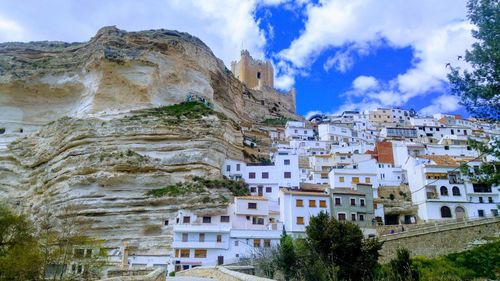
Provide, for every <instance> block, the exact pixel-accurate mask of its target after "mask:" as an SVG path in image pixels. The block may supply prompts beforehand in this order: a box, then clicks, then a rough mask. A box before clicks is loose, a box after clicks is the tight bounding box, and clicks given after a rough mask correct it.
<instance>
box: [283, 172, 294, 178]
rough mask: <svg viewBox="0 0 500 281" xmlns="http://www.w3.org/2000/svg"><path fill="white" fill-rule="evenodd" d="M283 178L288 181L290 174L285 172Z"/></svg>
mask: <svg viewBox="0 0 500 281" xmlns="http://www.w3.org/2000/svg"><path fill="white" fill-rule="evenodd" d="M284 176H285V179H290V178H292V173H291V172H285V173H284Z"/></svg>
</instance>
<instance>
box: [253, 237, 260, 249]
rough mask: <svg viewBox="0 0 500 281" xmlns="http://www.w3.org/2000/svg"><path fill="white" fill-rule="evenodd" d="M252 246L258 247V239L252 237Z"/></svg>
mask: <svg viewBox="0 0 500 281" xmlns="http://www.w3.org/2000/svg"><path fill="white" fill-rule="evenodd" d="M253 246H254V247H255V248H259V247H260V239H254V240H253Z"/></svg>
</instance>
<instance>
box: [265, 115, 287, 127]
mask: <svg viewBox="0 0 500 281" xmlns="http://www.w3.org/2000/svg"><path fill="white" fill-rule="evenodd" d="M291 120H292V119H289V118H284V117H282V118H267V119H265V120H264V121H262V124H264V125H268V126H281V127H283V126H285V125H286V122H288V121H291Z"/></svg>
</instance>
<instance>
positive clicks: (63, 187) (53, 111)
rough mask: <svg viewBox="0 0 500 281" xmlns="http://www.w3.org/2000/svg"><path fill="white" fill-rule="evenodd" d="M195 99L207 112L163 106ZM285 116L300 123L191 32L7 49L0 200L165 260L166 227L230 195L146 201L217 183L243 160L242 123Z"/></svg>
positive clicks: (212, 192) (209, 192)
mask: <svg viewBox="0 0 500 281" xmlns="http://www.w3.org/2000/svg"><path fill="white" fill-rule="evenodd" d="M188 97H195V99H198V100H203V101H205V103H206V104H207V105H208V107H206V106H203V105H201V104H192V103H190V104H187V105H186V104H184V105H182V106H173V107H172V106H171V107H164V106H166V105H173V104H178V103H181V102H184V101H186V100H187V99H188ZM210 108H213V110H212V109H210ZM282 116H284V117H292V118H297V116H296V115H295V114H294V112H290V111H288V110H287V109H286V108H285V107H284V106H282V105H280V104H272V105H271V104H270V105H266V102H265V101H262V100H261V99H260V98H259V95H258V92H255V91H254V90H249V89H247V88H246V87H245V86H244V85H243V84H241V83H240V82H239V81H238V80H237V79H235V78H234V77H233V75H232V74H231V73H230V72H229V71H228V70H227V69H226V68H225V66H224V64H223V63H222V61H220V60H219V59H217V58H216V57H215V56H214V55H213V54H212V52H211V51H210V49H209V48H208V47H207V46H206V45H205V44H203V42H201V41H200V40H199V39H197V38H195V37H193V36H191V35H189V34H186V33H181V32H176V31H168V30H150V31H141V32H125V31H122V30H118V29H116V28H114V27H106V28H103V29H101V30H100V31H99V32H98V33H97V34H96V36H95V37H93V38H92V39H91V40H90V41H89V42H86V43H71V44H68V43H60V42H32V43H4V44H0V197H3V198H7V200H8V202H10V203H13V205H16V206H18V207H19V208H24V209H25V210H30V212H31V213H32V214H33V215H34V216H35V217H36V216H37V214H38V213H40V212H43V211H44V210H45V209H47V208H50V209H51V210H53V212H54V213H55V214H58V210H61V209H63V208H64V206H68V205H71V206H73V208H72V209H71V210H72V215H74V216H76V217H78V218H79V220H78V221H79V222H80V223H81V224H80V225H79V226H78V227H81V229H82V231H84V232H85V233H86V234H88V235H91V236H94V237H98V238H100V239H103V240H104V243H105V245H106V246H108V247H119V246H121V245H122V243H123V242H124V241H128V242H129V244H130V245H131V246H132V247H135V248H137V253H148V254H164V253H166V252H168V250H169V249H170V242H171V229H170V228H169V227H170V226H165V225H164V222H165V220H172V219H173V217H174V216H175V215H176V213H177V211H178V210H180V209H188V210H190V211H192V212H195V213H200V214H217V213H220V212H221V211H222V210H224V208H225V206H226V205H227V204H228V202H229V201H230V200H231V197H232V193H231V192H230V191H229V190H228V189H227V188H224V187H220V188H219V187H216V188H205V189H204V190H201V191H200V190H197V191H196V192H194V193H188V194H184V193H182V194H178V195H175V196H174V195H167V196H162V197H158V198H157V197H153V196H150V195H147V192H148V191H150V190H153V189H158V188H161V187H164V186H167V185H170V184H173V183H178V182H188V181H190V180H191V179H192V178H193V177H194V176H201V177H204V178H220V177H221V172H220V169H221V166H222V165H223V161H224V160H225V159H226V158H232V159H241V160H243V157H244V156H243V149H244V148H243V135H242V131H241V126H242V125H244V126H246V127H248V124H250V126H251V124H253V123H254V122H255V121H259V120H262V119H265V118H269V117H282Z"/></svg>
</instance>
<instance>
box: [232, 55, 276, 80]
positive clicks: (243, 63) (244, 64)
mask: <svg viewBox="0 0 500 281" xmlns="http://www.w3.org/2000/svg"><path fill="white" fill-rule="evenodd" d="M231 71H232V72H233V74H234V75H235V76H236V78H238V79H239V80H240V81H241V82H243V83H244V84H245V85H247V87H249V88H251V89H265V88H271V89H272V88H273V87H274V68H273V65H272V63H271V62H270V61H262V60H255V59H253V58H252V56H250V53H249V52H248V51H247V50H242V51H241V56H240V60H239V61H233V62H232V63H231Z"/></svg>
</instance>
